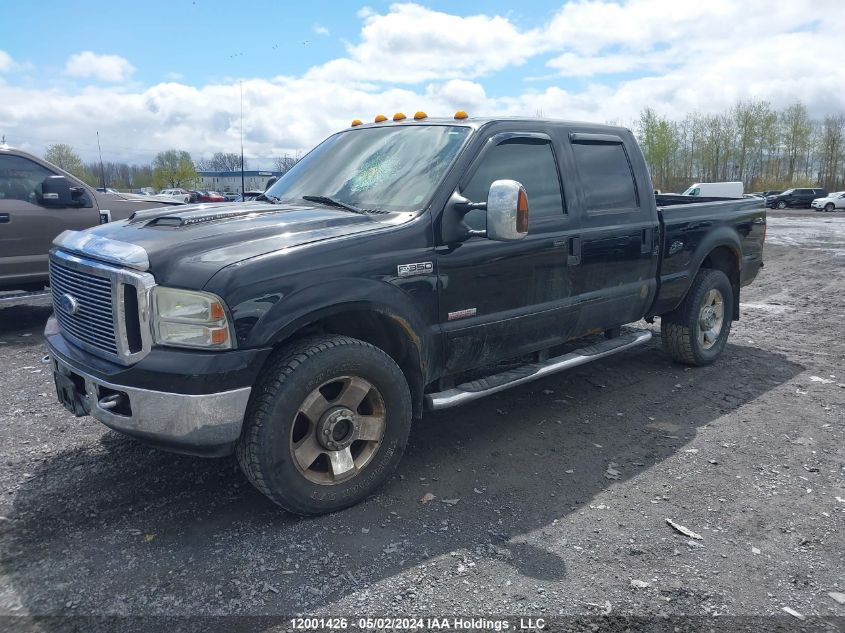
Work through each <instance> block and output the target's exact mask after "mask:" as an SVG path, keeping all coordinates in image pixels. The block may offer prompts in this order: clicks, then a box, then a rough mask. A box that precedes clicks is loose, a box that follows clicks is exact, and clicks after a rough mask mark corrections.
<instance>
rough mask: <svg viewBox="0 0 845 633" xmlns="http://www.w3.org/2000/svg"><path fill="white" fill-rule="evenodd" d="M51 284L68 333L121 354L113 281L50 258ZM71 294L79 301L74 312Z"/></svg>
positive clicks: (62, 322) (110, 352)
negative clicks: (115, 318)
mask: <svg viewBox="0 0 845 633" xmlns="http://www.w3.org/2000/svg"><path fill="white" fill-rule="evenodd" d="M50 288H51V289H52V292H53V310H54V311H55V313H56V319H57V320H58V321H59V324H60V325H61V326H62V329H64V330H65V331H66V332H67V333H68V334H71V335H72V336H73V337H74V338H76V339H78V340H80V341H83V342H85V343H87V344H88V345H91V346H92V347H95V348H97V349H99V350H102V351H104V352H108V353H109V354H114V355H117V354H118V349H117V338H116V337H115V327H114V305H113V303H112V282H111V280H110V279H108V278H107V277H96V276H94V275H92V274H90V273H83V272H79V271H76V270H74V269H72V268H69V267H67V266H64V265H62V264H60V263H59V262H57V261H56V260H51V261H50ZM65 296H67V297H72V298H73V300H75V301H76V302H77V306H78V307H77V308H76V311H75V313H72V312H71V311H69V306H68V305H67V304H68V302H67V301H64V300H63V299H64V298H65Z"/></svg>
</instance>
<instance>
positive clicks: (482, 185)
mask: <svg viewBox="0 0 845 633" xmlns="http://www.w3.org/2000/svg"><path fill="white" fill-rule="evenodd" d="M495 180H516V181H518V182H520V183H522V186H523V187H525V192H526V193H527V194H528V207H529V209H530V212H529V217H530V218H539V217H550V216H557V217H561V216H562V215H563V198H562V196H561V193H560V179H559V178H558V173H557V165H556V163H555V158H554V154H553V153H552V147H551V145H550V144H549V143H548V142H547V141H541V140H535V139H520V138H516V139H512V140H509V141H505V142H503V143H500V144H499V145H496V146H495V147H491V148H490V149H489V150H488V151H487V152H486V153H485V154H484V156H483V158H482V159H481V163H480V164H479V165H478V168H477V169H476V170H475V172H474V173H473V175H472V177H471V178H470V181H469V182H468V183H467V184H466V186H465V187H464V188H463V190H462V191H461V193H462V194H463V195H464V196H465V197H467V198H469V199H470V200H472V201H473V202H486V201H487V193H488V192H489V190H490V185H491V184H493V181H495ZM529 222H530V220H529ZM466 223H467V224H468V225H469V226H470V227H472V228H474V229H483V228H485V224H486V212H484V211H478V210H477V211H470V212H469V213H468V214H467V215H466Z"/></svg>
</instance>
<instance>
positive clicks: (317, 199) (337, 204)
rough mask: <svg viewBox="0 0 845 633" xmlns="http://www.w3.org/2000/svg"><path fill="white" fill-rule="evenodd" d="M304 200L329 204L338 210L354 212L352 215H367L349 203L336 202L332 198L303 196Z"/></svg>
mask: <svg viewBox="0 0 845 633" xmlns="http://www.w3.org/2000/svg"><path fill="white" fill-rule="evenodd" d="M302 199H303V200H308V202H319V203H320V204H327V205H329V206H332V207H337V208H338V209H346V210H347V211H352V213H366V211H364V210H363V209H359V208H358V207H355V206H353V205H351V204H349V203H348V202H342V201H340V200H335V199H334V198H332V197H330V196H302Z"/></svg>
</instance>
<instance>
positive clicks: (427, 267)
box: [396, 262, 434, 277]
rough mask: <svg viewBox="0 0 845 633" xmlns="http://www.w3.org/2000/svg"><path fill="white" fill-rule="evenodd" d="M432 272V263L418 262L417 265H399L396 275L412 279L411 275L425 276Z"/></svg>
mask: <svg viewBox="0 0 845 633" xmlns="http://www.w3.org/2000/svg"><path fill="white" fill-rule="evenodd" d="M433 272H434V264H433V263H432V262H419V263H417V264H399V265H398V266H397V267H396V273H397V274H398V275H399V276H400V277H412V276H413V275H427V274H429V273H433Z"/></svg>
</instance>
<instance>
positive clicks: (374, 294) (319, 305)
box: [230, 277, 431, 359]
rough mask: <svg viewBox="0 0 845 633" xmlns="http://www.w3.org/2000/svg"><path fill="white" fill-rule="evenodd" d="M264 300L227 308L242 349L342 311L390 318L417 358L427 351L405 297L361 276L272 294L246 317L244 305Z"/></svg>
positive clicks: (420, 324)
mask: <svg viewBox="0 0 845 633" xmlns="http://www.w3.org/2000/svg"><path fill="white" fill-rule="evenodd" d="M267 299H268V298H266V297H265V298H263V299H259V300H251V301H246V302H243V303H241V304H240V305H236V306H230V307H231V309H232V313H233V315H234V319H235V328H236V330H237V331H238V338H239V343H240V344H241V345H242V346H243V347H267V346H275V345H278V344H279V343H281V342H282V341H284V340H286V339H288V338H290V336H292V335H293V334H294V333H295V332H297V331H298V330H300V329H302V328H303V327H304V326H306V325H308V324H309V323H314V322H315V321H318V320H320V319H323V318H326V317H328V316H332V315H335V314H340V313H342V312H349V311H353V310H368V311H372V312H377V313H379V314H382V315H384V316H387V317H389V318H391V319H393V320H394V321H395V322H396V324H397V325H398V326H399V327H400V328H401V329H402V330H403V331H404V332H405V334H406V335H407V337H408V338H409V339H410V341H411V342H412V343H413V344H414V346H415V347H416V348H417V351H418V354H419V357H420V359H427V357H428V354H429V352H430V349H431V346H430V342H429V341H428V338H429V334H428V333H429V324H428V323H427V322H426V319H425V318H424V316H423V315H422V314H421V313H420V312H419V310H418V309H417V308H416V305H415V304H414V302H413V299H412V298H411V297H410V296H409V294H408V293H406V292H405V291H403V290H402V289H401V288H398V287H397V286H395V285H393V284H391V283H388V282H384V281H378V280H374V279H362V278H360V277H356V278H339V279H332V280H330V281H326V282H324V283H320V284H316V285H312V286H308V287H305V288H300V289H297V290H295V291H294V292H292V293H291V294H289V295H287V296H284V297H281V296H276V297H274V299H271V300H270V301H269V305H267V306H266V309H265V310H264V311H263V313H261V314H260V316H259V317H258V318H257V319H255V318H250V316H249V314H250V309H249V308H250V306H249V305H247V304H254V303H255V302H256V301H262V300H264V301H267ZM244 319H245V320H246V321H244ZM246 327H248V328H249V332H248V333H247V332H246V331H245V328H246Z"/></svg>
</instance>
